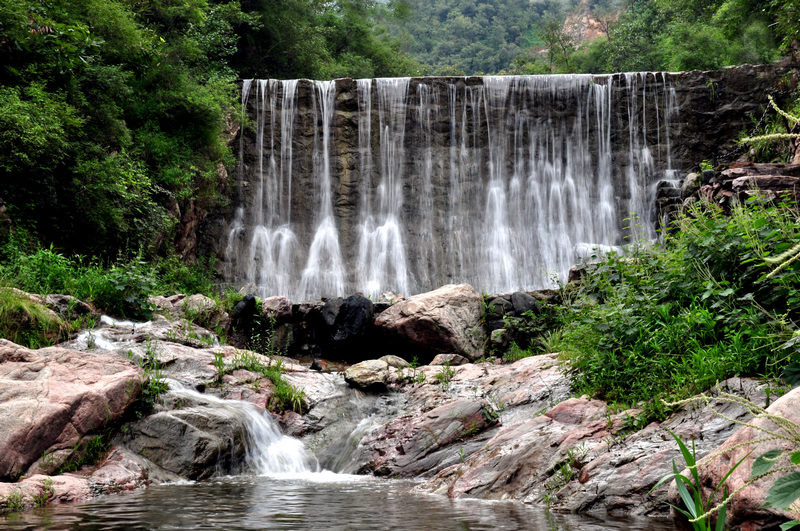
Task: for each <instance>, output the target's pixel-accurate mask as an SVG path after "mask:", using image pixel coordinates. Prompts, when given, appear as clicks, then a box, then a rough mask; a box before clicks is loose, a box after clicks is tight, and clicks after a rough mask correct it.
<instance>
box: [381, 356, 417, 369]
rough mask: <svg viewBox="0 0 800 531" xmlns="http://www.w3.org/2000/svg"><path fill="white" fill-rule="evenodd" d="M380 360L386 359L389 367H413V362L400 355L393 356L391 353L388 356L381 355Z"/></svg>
mask: <svg viewBox="0 0 800 531" xmlns="http://www.w3.org/2000/svg"><path fill="white" fill-rule="evenodd" d="M379 361H385V362H386V363H387V364H388V365H389V367H394V368H395V369H405V368H406V367H411V364H409V363H408V362H407V361H406V360H404V359H403V358H401V357H400V356H393V355H391V354H389V355H387V356H381V357H380V358H379Z"/></svg>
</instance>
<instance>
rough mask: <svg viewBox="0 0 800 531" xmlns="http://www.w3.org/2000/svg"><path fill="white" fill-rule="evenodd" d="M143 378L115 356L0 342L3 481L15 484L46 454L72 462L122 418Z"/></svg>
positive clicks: (0, 468)
mask: <svg viewBox="0 0 800 531" xmlns="http://www.w3.org/2000/svg"><path fill="white" fill-rule="evenodd" d="M141 378H142V371H141V369H139V368H138V367H137V366H136V365H134V364H133V363H132V362H131V361H130V360H127V359H124V358H121V357H119V356H117V355H115V354H113V353H109V352H104V351H99V350H98V351H94V352H77V351H74V350H69V349H66V348H60V347H50V348H45V349H40V350H29V349H26V348H23V347H21V346H19V345H15V344H14V343H11V342H10V341H6V340H0V419H2V426H3V428H2V429H1V430H0V480H15V479H17V478H18V477H19V476H21V475H22V474H24V473H25V472H26V471H27V470H28V468H29V467H30V466H31V465H32V464H34V462H36V461H37V460H39V459H40V458H42V455H43V454H45V452H47V454H50V455H58V456H59V459H62V460H66V459H68V458H69V457H70V454H71V452H72V451H73V450H72V449H73V447H74V446H75V445H76V443H78V442H79V441H81V440H82V439H83V438H84V437H85V436H86V435H87V434H90V433H92V432H94V431H96V430H99V429H102V428H104V427H107V426H109V425H110V424H113V423H114V422H115V421H116V420H117V419H119V417H120V416H121V415H122V414H123V413H124V412H125V410H126V409H127V407H128V406H129V405H130V404H131V403H132V402H133V401H134V400H135V399H136V397H137V396H138V394H139V389H140V384H141Z"/></svg>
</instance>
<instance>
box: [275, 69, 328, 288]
mask: <svg viewBox="0 0 800 531" xmlns="http://www.w3.org/2000/svg"><path fill="white" fill-rule="evenodd" d="M335 98H336V83H335V82H333V81H316V82H315V83H314V150H315V156H314V159H313V162H314V169H313V173H312V175H313V180H314V182H316V183H318V189H317V190H316V200H315V210H314V212H315V214H316V216H315V218H316V219H317V220H318V224H317V229H316V232H315V233H314V238H313V239H312V241H311V246H310V247H309V251H308V260H307V261H306V267H305V269H303V273H302V275H301V277H300V288H299V297H300V298H301V299H310V298H313V297H319V296H330V295H341V294H343V293H344V265H343V263H342V255H341V250H340V248H339V233H338V231H337V229H336V223H335V220H334V217H333V190H332V186H333V183H332V177H331V171H332V170H331V144H332V143H333V139H332V138H331V137H332V135H333V111H334V100H335ZM289 271H291V270H289ZM279 293H280V292H279Z"/></svg>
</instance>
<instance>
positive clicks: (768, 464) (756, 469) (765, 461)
mask: <svg viewBox="0 0 800 531" xmlns="http://www.w3.org/2000/svg"><path fill="white" fill-rule="evenodd" d="M779 455H781V451H780V450H770V451H769V452H766V453H764V454H762V455H760V456H758V458H756V460H755V462H753V472H752V474H750V477H751V478H756V477H758V476H763V475H764V474H766V473H767V472H769V469H770V468H772V466H773V465H774V464H775V458H777V457H778V456H779Z"/></svg>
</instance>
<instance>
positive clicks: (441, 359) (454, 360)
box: [430, 354, 469, 366]
mask: <svg viewBox="0 0 800 531" xmlns="http://www.w3.org/2000/svg"><path fill="white" fill-rule="evenodd" d="M445 363H447V364H450V365H452V366H458V365H466V364H467V363H469V360H468V359H467V358H465V357H464V356H459V355H458V354H437V355H436V356H435V357H434V358H433V361H431V362H430V365H444V364H445Z"/></svg>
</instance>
